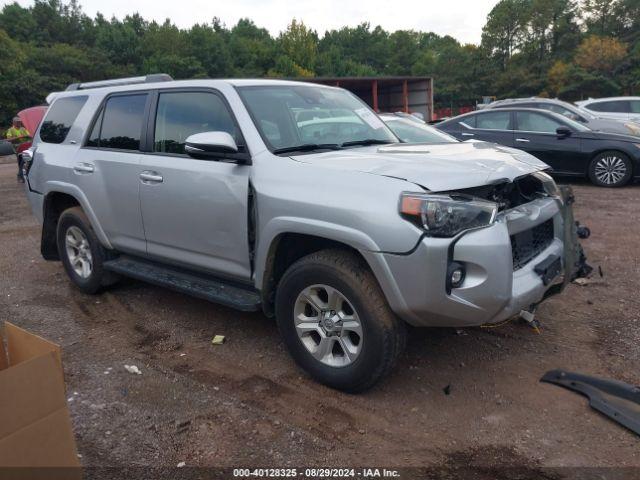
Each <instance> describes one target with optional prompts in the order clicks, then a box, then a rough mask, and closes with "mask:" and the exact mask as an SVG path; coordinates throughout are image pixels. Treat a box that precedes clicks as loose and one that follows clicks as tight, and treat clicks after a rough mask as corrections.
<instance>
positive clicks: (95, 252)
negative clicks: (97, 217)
mask: <svg viewBox="0 0 640 480" xmlns="http://www.w3.org/2000/svg"><path fill="white" fill-rule="evenodd" d="M56 238H57V243H58V254H59V256H60V259H61V260H62V264H63V265H64V269H65V270H66V272H67V275H68V276H69V278H70V279H71V281H72V282H73V283H74V284H75V285H76V286H77V287H78V288H79V289H80V290H82V291H83V292H84V293H90V294H91V293H97V292H98V291H99V290H100V289H101V288H102V287H105V286H108V285H111V284H113V283H115V282H116V281H117V279H118V277H117V275H116V274H114V273H112V272H108V271H106V270H104V268H103V263H104V262H105V261H106V260H107V259H108V258H109V257H110V256H111V252H109V251H108V250H107V249H105V248H104V247H103V246H102V245H101V244H100V241H99V240H98V237H97V236H96V234H95V232H94V231H93V227H91V223H90V222H89V219H88V218H87V216H86V215H85V213H84V212H83V211H82V209H81V208H80V207H73V208H69V209H67V210H65V211H64V212H62V215H60V219H59V221H58V228H57V232H56Z"/></svg>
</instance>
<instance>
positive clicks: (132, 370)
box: [124, 365, 142, 375]
mask: <svg viewBox="0 0 640 480" xmlns="http://www.w3.org/2000/svg"><path fill="white" fill-rule="evenodd" d="M124 369H125V370H126V371H127V372H129V373H135V374H136V375H142V372H141V371H140V369H139V368H138V367H136V366H135V365H125V366H124Z"/></svg>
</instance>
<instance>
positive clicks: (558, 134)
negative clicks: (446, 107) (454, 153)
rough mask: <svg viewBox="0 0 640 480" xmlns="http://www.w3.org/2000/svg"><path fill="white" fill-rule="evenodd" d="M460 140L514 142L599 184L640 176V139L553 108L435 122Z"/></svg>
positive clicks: (507, 110)
mask: <svg viewBox="0 0 640 480" xmlns="http://www.w3.org/2000/svg"><path fill="white" fill-rule="evenodd" d="M438 129H440V130H442V131H444V132H447V133H449V134H451V135H453V136H454V137H456V138H458V139H461V140H468V139H476V140H485V141H489V142H495V143H499V144H501V145H505V146H507V147H516V148H519V149H521V150H524V151H525V152H528V153H530V154H532V155H534V156H535V157H536V158H538V159H540V160H542V161H543V162H545V163H547V164H549V165H550V166H551V167H552V168H553V171H554V172H555V173H557V174H561V175H578V176H587V177H588V178H589V179H591V181H592V182H593V183H594V184H595V185H598V186H602V187H621V186H622V185H625V184H627V183H628V182H629V181H630V180H631V179H632V178H634V177H636V178H637V177H638V176H640V141H639V139H638V138H637V137H633V136H630V135H617V134H614V133H604V132H594V131H593V130H590V129H589V128H587V127H586V126H584V125H583V124H582V123H579V122H576V121H574V120H571V119H570V118H567V117H565V116H563V115H560V114H558V113H554V112H547V111H544V110H538V109H531V108H501V109H488V110H487V109H485V110H482V111H480V112H473V113H468V114H465V115H460V116H458V117H456V118H452V119H451V120H448V121H446V122H443V123H440V124H438Z"/></svg>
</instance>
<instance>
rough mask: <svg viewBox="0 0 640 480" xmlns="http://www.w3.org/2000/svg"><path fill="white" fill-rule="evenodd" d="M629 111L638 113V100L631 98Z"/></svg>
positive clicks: (639, 101)
mask: <svg viewBox="0 0 640 480" xmlns="http://www.w3.org/2000/svg"><path fill="white" fill-rule="evenodd" d="M630 103H631V113H640V100H631V102H630Z"/></svg>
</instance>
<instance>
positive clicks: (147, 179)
mask: <svg viewBox="0 0 640 480" xmlns="http://www.w3.org/2000/svg"><path fill="white" fill-rule="evenodd" d="M140 180H142V183H162V181H163V180H164V178H162V175H160V174H159V173H158V172H153V171H151V170H145V171H144V172H142V173H141V174H140Z"/></svg>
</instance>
